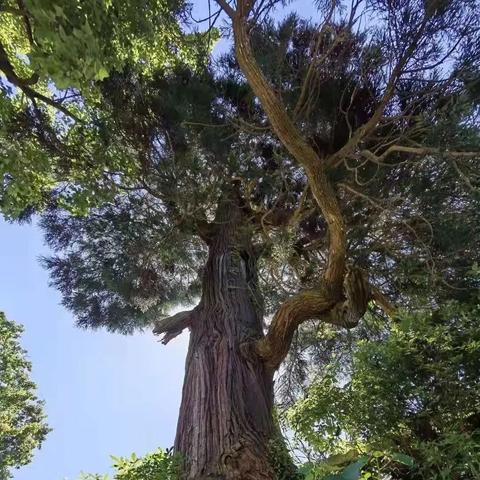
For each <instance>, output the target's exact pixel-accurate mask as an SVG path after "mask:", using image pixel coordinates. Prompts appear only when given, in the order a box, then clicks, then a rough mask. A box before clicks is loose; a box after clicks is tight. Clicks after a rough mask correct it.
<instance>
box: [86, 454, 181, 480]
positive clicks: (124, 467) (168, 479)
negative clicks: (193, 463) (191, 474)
mask: <svg viewBox="0 0 480 480" xmlns="http://www.w3.org/2000/svg"><path fill="white" fill-rule="evenodd" d="M112 459H113V461H114V464H113V468H114V469H115V473H114V476H113V478H114V479H115V480H177V479H178V478H180V460H179V458H178V456H176V455H172V453H171V451H170V450H162V449H158V450H155V451H154V452H152V453H147V454H146V455H145V456H143V457H137V455H135V454H134V453H133V454H132V455H131V456H130V458H127V457H114V456H112ZM108 478H109V477H108V475H98V474H91V473H90V474H82V475H81V476H80V479H79V480H108Z"/></svg>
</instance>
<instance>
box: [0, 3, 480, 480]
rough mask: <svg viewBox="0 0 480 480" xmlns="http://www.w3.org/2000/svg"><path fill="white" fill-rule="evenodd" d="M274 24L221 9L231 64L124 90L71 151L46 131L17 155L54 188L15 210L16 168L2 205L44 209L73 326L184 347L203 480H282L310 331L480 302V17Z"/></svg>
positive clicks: (334, 7)
mask: <svg viewBox="0 0 480 480" xmlns="http://www.w3.org/2000/svg"><path fill="white" fill-rule="evenodd" d="M275 3H276V2H263V1H258V2H247V1H243V0H239V1H238V2H237V3H236V4H235V5H230V4H228V3H226V2H225V1H218V4H219V5H220V8H221V11H223V12H224V15H225V16H226V18H227V19H229V20H228V21H230V23H231V26H232V30H233V37H234V44H235V49H234V52H232V53H231V54H230V55H226V56H224V57H222V58H221V59H219V60H218V61H215V62H213V61H212V62H211V63H210V64H208V62H203V63H202V62H194V63H191V62H190V63H189V62H175V63H166V64H163V65H160V66H158V68H157V69H156V70H155V71H153V72H152V71H144V69H143V68H142V65H143V63H144V62H142V61H140V62H135V61H132V59H130V61H126V62H124V63H122V65H121V66H120V67H118V66H116V67H115V68H111V69H110V70H109V71H108V76H107V77H105V78H104V79H103V80H99V79H98V80H96V81H91V83H90V84H89V86H90V88H91V89H93V90H94V91H95V94H96V95H97V98H100V99H101V101H99V102H95V101H92V100H91V99H90V97H89V95H87V94H81V92H80V94H81V96H80V99H81V100H80V105H81V106H82V108H83V110H84V111H86V112H88V118H87V119H86V120H85V124H82V125H79V124H78V123H79V122H76V123H75V120H74V122H73V124H72V125H71V126H70V127H68V129H67V133H68V135H67V134H65V130H64V129H63V128H60V127H59V126H58V125H55V124H52V123H51V122H50V123H48V122H45V120H43V119H42V117H41V115H42V112H37V111H34V112H33V118H34V119H35V121H38V130H35V129H32V125H31V124H28V123H27V124H25V123H24V124H21V125H18V123H17V124H16V127H15V128H16V129H15V130H14V131H12V129H10V130H7V131H6V132H5V133H4V134H3V139H4V144H5V145H8V144H9V142H10V141H11V138H12V137H13V138H15V135H16V136H17V137H18V136H20V140H17V142H18V141H20V144H21V145H25V144H27V145H28V144H29V143H28V142H29V141H32V140H30V139H32V135H34V134H35V135H37V133H38V132H40V133H41V135H40V138H41V141H37V140H35V141H36V142H37V143H35V150H34V152H35V158H36V157H37V156H40V158H44V159H45V161H46V165H48V166H49V168H52V167H54V168H55V172H58V175H57V176H56V177H55V178H54V181H53V182H52V183H51V184H48V185H46V186H45V188H43V189H42V195H41V197H40V198H41V199H42V201H38V200H37V198H35V197H32V196H30V195H29V196H27V197H22V198H20V199H18V198H17V196H12V195H10V192H11V189H12V188H13V187H14V186H15V185H16V182H20V184H23V185H24V186H25V190H26V191H30V190H29V182H28V181H26V182H25V180H24V179H22V177H21V175H18V173H16V174H15V172H14V173H11V172H9V171H8V168H7V170H6V171H7V178H8V181H7V182H6V183H5V182H4V185H5V186H4V193H3V198H4V199H5V198H6V197H8V198H9V202H11V203H10V205H11V208H10V211H11V212H17V213H19V212H24V211H25V210H32V209H33V210H35V209H37V210H42V209H43V212H44V213H43V219H42V226H43V228H44V229H45V232H46V238H47V241H48V242H49V244H50V246H51V247H52V248H53V249H54V250H55V251H56V254H55V255H54V256H53V257H51V258H48V259H45V264H46V266H47V268H49V270H50V272H51V275H52V281H53V283H54V284H55V285H56V286H57V287H58V288H59V289H60V290H61V292H62V294H63V299H64V303H65V305H66V306H67V307H68V308H70V309H72V310H73V311H74V313H75V314H76V315H77V318H78V321H79V324H80V325H82V326H84V327H93V328H96V327H106V328H108V329H110V330H116V331H123V332H131V331H133V330H134V329H136V328H143V327H146V326H148V325H152V324H154V325H155V326H154V332H155V333H157V334H163V335H164V337H163V341H164V343H168V341H169V340H170V339H171V338H173V337H174V336H176V335H177V334H179V333H180V332H181V331H183V330H184V329H186V328H189V329H190V346H189V353H188V355H187V361H186V375H185V381H184V389H183V398H182V404H181V407H180V415H179V421H178V428H177V436H176V440H175V449H176V451H177V452H179V453H181V454H182V455H183V457H184V461H185V465H184V467H185V477H186V478H189V479H193V478H195V479H200V478H225V479H234V478H241V479H256V480H257V479H262V478H263V479H272V478H274V477H275V473H274V471H273V466H272V462H271V459H270V458H269V454H268V446H269V444H270V442H271V440H272V438H273V437H274V436H275V432H276V428H275V425H274V423H275V422H274V420H273V378H274V375H275V373H276V372H277V371H278V370H279V369H280V367H281V365H282V363H283V362H284V360H285V359H286V357H287V355H288V353H289V351H290V352H292V353H294V352H295V350H294V349H293V350H292V349H291V347H292V342H294V343H295V341H296V337H298V336H299V335H303V334H305V333H308V327H309V325H311V323H312V322H316V324H318V323H320V324H328V325H333V326H335V327H337V328H339V329H342V328H349V329H350V328H353V327H356V326H357V325H358V329H357V330H359V331H361V330H362V328H363V327H362V323H361V322H360V320H361V319H362V317H363V316H364V314H365V312H366V310H367V308H372V309H374V310H375V311H376V312H377V314H379V315H382V316H383V318H384V320H385V319H386V316H388V315H394V312H395V307H394V303H402V304H404V305H405V306H408V305H412V304H414V303H415V301H417V300H418V298H420V297H422V298H423V299H425V298H426V300H424V303H426V304H430V305H435V304H436V303H438V302H439V301H441V300H442V299H443V298H446V297H457V298H461V297H462V296H463V297H465V296H467V297H468V295H470V292H471V289H472V287H475V286H477V285H478V284H477V283H476V281H475V280H472V279H470V278H469V277H468V276H467V275H466V272H467V270H468V269H469V268H470V267H471V265H472V264H473V262H474V261H476V260H478V251H477V249H476V248H475V245H476V243H477V242H478V232H479V224H478V220H479V219H478V215H477V214H476V212H477V210H478V202H479V197H478V176H476V173H475V172H476V167H477V165H478V157H479V153H478V152H479V148H478V147H479V138H480V137H479V135H478V133H479V132H478V125H477V120H478V100H479V97H478V93H479V92H478V71H479V70H478V66H479V65H478V63H479V58H480V57H479V55H478V54H479V51H478V49H479V46H480V43H479V32H478V28H477V25H478V16H479V11H480V10H479V8H478V3H477V2H475V1H467V2H457V1H451V2H446V3H445V2H442V3H441V4H440V3H439V4H438V5H437V4H436V3H435V4H433V3H431V2H426V3H425V4H424V3H423V2H419V1H415V0H402V1H399V2H390V1H373V2H370V1H369V2H361V1H354V2H353V3H352V4H351V5H350V7H349V8H347V9H342V8H341V7H342V5H341V4H340V3H339V2H320V7H321V8H320V13H321V15H322V21H321V22H320V23H319V24H312V23H309V22H306V21H303V20H301V19H299V18H298V17H297V16H291V17H289V18H287V19H285V20H284V21H283V22H282V23H280V24H279V25H275V23H274V22H273V21H272V20H270V19H269V17H268V13H269V11H270V10H271V8H272V7H273V6H274V5H275ZM219 13H221V12H214V13H213V15H212V16H210V17H209V19H210V20H211V21H212V22H213V21H214V20H215V18H218V15H219ZM32 17H33V14H32ZM33 19H34V17H33ZM200 38H203V40H204V41H206V43H207V46H205V45H204V46H203V49H202V48H200V47H199V48H200V51H203V52H205V50H206V48H208V35H204V36H203V37H202V36H200ZM146 58H147V57H146ZM80 94H79V95H80ZM5 101H6V103H7V104H8V105H9V104H10V102H11V100H10V97H8V96H7V97H5ZM7 117H8V119H11V118H12V117H11V115H10V114H8V115H7ZM47 127H48V129H47ZM47 131H48V132H49V136H47V135H44V133H46V132H47ZM18 132H20V135H19V133H18ZM33 138H34V139H37V138H39V137H38V136H33ZM21 158H24V159H25V161H26V163H27V165H29V167H30V168H32V169H33V171H36V169H37V168H38V167H37V165H36V164H35V163H33V162H31V160H29V158H30V157H24V156H22V157H21ZM32 158H34V157H32ZM65 166H67V168H65ZM59 167H63V168H59ZM71 172H75V175H71V174H70V173H71ZM78 205H81V206H82V208H81V209H80V211H81V212H83V213H88V214H86V215H84V216H78V215H75V214H76V213H79V212H78V209H77V206H78ZM85 207H87V208H85ZM72 212H73V214H72ZM452 232H455V235H454V236H453V238H451V237H452V235H451V234H452ZM460 252H461V253H460ZM420 293H421V294H422V295H421V296H419V294H420ZM195 301H196V302H198V305H197V306H196V307H194V308H193V309H192V310H189V311H184V312H181V313H178V314H176V315H174V316H173V317H168V316H167V317H165V318H161V317H162V316H164V315H165V314H166V313H167V310H168V307H169V306H170V305H172V304H173V303H179V302H180V303H183V304H185V303H193V302H195ZM374 303H376V305H377V306H374ZM380 310H382V311H383V313H380ZM269 314H273V318H272V320H271V322H269V325H268V328H267V329H266V330H265V328H264V319H265V317H266V316H267V315H269ZM310 331H311V330H310ZM339 335H342V333H341V332H339ZM311 338H312V340H313V339H314V335H313V336H311Z"/></svg>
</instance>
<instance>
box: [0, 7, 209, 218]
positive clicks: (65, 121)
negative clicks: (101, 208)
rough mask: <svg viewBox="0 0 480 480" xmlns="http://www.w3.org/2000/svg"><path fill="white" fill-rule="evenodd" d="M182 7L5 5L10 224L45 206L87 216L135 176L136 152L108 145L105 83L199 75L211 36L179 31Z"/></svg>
mask: <svg viewBox="0 0 480 480" xmlns="http://www.w3.org/2000/svg"><path fill="white" fill-rule="evenodd" d="M19 9H20V10H19ZM188 9H189V6H188V5H187V4H185V3H184V2H182V1H181V0H180V1H176V0H147V1H144V0H142V1H129V2H125V1H120V0H89V1H70V0H48V1H44V0H29V1H26V2H22V3H21V5H20V7H19V6H18V4H17V2H15V1H12V0H9V1H7V2H2V5H1V6H0V54H1V55H2V56H3V58H2V59H1V62H0V63H1V70H2V72H3V73H2V76H0V178H1V179H2V181H1V182H0V209H1V210H2V213H3V214H4V215H5V216H6V217H7V218H19V217H20V218H22V217H25V215H26V214H29V213H31V212H32V210H40V211H41V210H43V209H45V208H46V207H47V206H48V205H50V204H51V203H52V202H54V203H56V204H58V205H60V206H61V207H62V208H65V209H67V210H68V211H70V212H72V213H73V214H75V215H84V214H85V213H86V212H87V211H88V209H89V208H91V207H92V206H94V205H99V204H101V203H104V202H105V201H108V200H110V199H111V198H112V196H113V195H114V194H115V193H116V192H117V187H118V183H119V181H120V179H123V180H124V181H125V179H128V178H129V177H130V176H131V175H138V166H139V165H138V162H135V161H134V160H133V159H132V156H134V153H135V152H133V151H132V150H131V149H126V148H121V146H115V145H109V146H108V148H107V145H105V141H104V140H105V139H104V138H103V137H102V132H103V130H102V127H103V126H104V122H105V119H106V116H107V112H106V111H105V110H104V109H103V106H102V101H103V100H104V99H102V91H101V90H102V84H103V82H102V81H104V80H105V79H106V78H108V77H110V76H112V75H115V74H118V73H119V72H122V71H124V70H125V69H129V71H131V72H133V71H134V72H136V74H138V75H143V76H145V77H146V78H150V77H151V76H152V75H153V74H154V73H156V72H158V71H159V70H166V71H173V70H174V69H175V68H177V67H179V66H184V67H185V66H189V68H191V69H192V70H197V69H201V67H200V66H203V65H205V63H206V59H207V58H208V53H209V51H210V49H211V47H212V45H213V43H214V41H215V40H216V38H217V33H216V31H215V30H213V31H212V32H210V34H209V35H208V36H205V35H201V34H200V33H190V32H186V31H185V30H184V29H183V30H182V22H183V20H184V19H185V18H186V15H187V11H188ZM2 52H3V53H2ZM3 74H4V75H5V76H6V78H7V80H8V81H6V80H5V79H4V78H3ZM123 147H124V146H123ZM112 175H117V176H116V177H115V180H113V179H112ZM126 183H128V181H126Z"/></svg>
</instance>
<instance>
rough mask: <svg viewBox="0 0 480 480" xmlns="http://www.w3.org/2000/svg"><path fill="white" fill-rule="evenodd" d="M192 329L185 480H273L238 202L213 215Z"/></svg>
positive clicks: (251, 269) (249, 263)
mask: <svg viewBox="0 0 480 480" xmlns="http://www.w3.org/2000/svg"><path fill="white" fill-rule="evenodd" d="M216 223H217V226H218V228H217V232H216V234H215V235H214V236H213V238H211V240H210V242H209V257H208V261H207V264H206V267H205V272H204V278H203V294H202V299H201V302H200V304H199V306H198V307H197V308H196V309H195V321H194V322H193V323H192V325H191V327H190V328H191V334H190V345H189V351H188V355H187V360H186V375H185V381H184V387H183V398H182V403H181V407H180V416H179V420H178V427H177V436H176V440H175V449H176V451H177V452H179V453H181V454H182V455H183V457H184V460H185V469H186V474H185V478H187V479H218V480H220V479H221V480H230V479H239V480H240V479H241V480H254V479H256V480H262V479H264V480H267V479H268V480H271V479H273V478H274V475H273V473H272V470H271V467H270V464H269V459H268V452H267V446H268V441H269V439H270V436H271V433H272V403H273V393H272V391H273V381H272V375H271V374H270V373H268V372H267V370H266V368H265V366H264V364H263V362H262V361H261V359H260V357H259V356H258V355H257V354H256V353H255V349H254V348H251V346H252V345H253V344H254V343H255V342H256V341H258V340H259V339H260V338H261V337H262V336H263V333H262V309H261V307H260V304H259V303H258V297H257V294H256V293H257V292H256V290H257V286H256V284H257V280H256V265H255V263H256V261H255V257H254V255H253V254H252V252H251V248H250V241H249V238H248V234H246V233H245V232H244V231H242V229H241V223H242V213H241V209H240V208H239V206H238V201H237V200H236V199H235V198H232V197H231V196H230V198H229V199H228V201H224V202H223V204H222V205H221V206H220V207H219V212H218V214H217V219H216Z"/></svg>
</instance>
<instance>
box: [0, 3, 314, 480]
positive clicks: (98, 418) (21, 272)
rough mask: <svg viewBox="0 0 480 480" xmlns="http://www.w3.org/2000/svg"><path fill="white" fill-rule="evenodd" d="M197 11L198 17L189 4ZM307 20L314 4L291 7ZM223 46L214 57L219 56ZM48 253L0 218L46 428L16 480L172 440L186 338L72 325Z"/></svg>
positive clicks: (3, 251)
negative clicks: (166, 339)
mask: <svg viewBox="0 0 480 480" xmlns="http://www.w3.org/2000/svg"><path fill="white" fill-rule="evenodd" d="M195 3H196V8H195V15H196V17H197V18H202V17H205V16H206V15H205V12H204V10H205V6H206V2H205V1H203V0H197V1H196V2H195ZM295 9H297V10H298V11H299V12H301V14H302V16H304V17H306V18H308V17H312V16H313V17H314V16H315V8H314V6H313V2H311V1H306V0H298V1H293V2H292V3H291V4H290V5H289V7H288V9H284V10H282V12H281V14H277V17H278V16H282V15H284V14H285V13H286V12H287V11H292V10H295ZM226 46H227V42H225V41H224V42H222V43H221V44H220V45H219V46H218V48H217V52H221V51H225V49H226ZM45 254H48V250H47V249H46V247H45V246H44V244H43V240H42V234H41V232H40V231H39V230H38V229H37V228H36V227H35V225H16V224H8V223H6V222H4V221H2V220H1V219H0V266H1V275H0V310H1V311H4V312H5V313H6V315H7V316H8V318H9V319H11V320H15V321H16V322H18V323H21V324H22V325H24V327H25V333H24V336H23V341H22V344H23V347H24V348H25V349H27V351H28V354H29V357H30V360H31V361H32V364H33V379H34V381H35V382H36V383H37V385H38V389H39V390H38V392H39V396H40V398H42V399H44V400H45V404H46V405H45V408H46V411H47V414H48V421H49V424H50V426H51V427H52V428H53V431H52V432H51V433H50V434H49V435H48V437H47V440H46V442H45V443H44V445H43V447H42V449H41V450H39V451H38V452H36V454H35V458H34V459H33V462H32V463H31V464H30V465H27V466H25V467H22V468H21V469H19V470H15V471H14V480H63V479H69V480H74V479H76V478H77V477H78V475H79V473H80V472H81V471H85V472H92V473H93V472H95V473H108V472H109V471H110V464H111V459H110V455H112V454H113V455H117V456H119V455H130V454H131V453H132V452H135V453H137V454H140V455H142V454H144V453H146V452H148V451H152V450H154V449H155V448H157V447H164V448H166V447H170V446H171V445H172V444H173V440H174V435H175V427H176V419H177V413H178V408H179V405H180V395H181V388H182V382H183V373H184V363H185V355H186V351H187V344H188V334H185V333H184V334H183V335H181V336H180V337H177V338H176V339H174V340H173V341H172V342H170V343H169V344H168V345H167V346H163V345H162V344H160V343H158V342H157V341H156V339H155V337H153V335H152V334H151V333H150V332H145V333H143V334H136V335H133V336H121V335H118V334H111V333H107V332H104V331H96V332H92V331H85V330H81V329H79V328H77V327H75V319H74V318H73V316H72V315H71V314H70V313H69V312H68V311H66V310H65V308H63V307H62V306H61V305H60V300H61V299H60V295H59V293H58V292H57V291H56V290H55V289H53V288H51V287H49V286H48V275H47V272H46V271H45V270H43V269H42V268H41V266H40V264H39V262H38V258H39V256H41V255H45Z"/></svg>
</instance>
